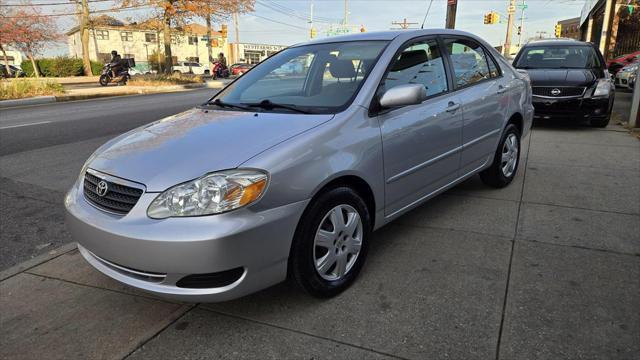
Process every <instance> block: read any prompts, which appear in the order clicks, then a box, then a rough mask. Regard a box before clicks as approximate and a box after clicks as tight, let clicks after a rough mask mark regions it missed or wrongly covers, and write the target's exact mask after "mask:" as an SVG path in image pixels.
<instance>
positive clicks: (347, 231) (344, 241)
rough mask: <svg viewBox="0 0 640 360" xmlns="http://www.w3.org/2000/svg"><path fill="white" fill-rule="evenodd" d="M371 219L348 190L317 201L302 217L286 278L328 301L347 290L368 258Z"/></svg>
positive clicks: (361, 202)
mask: <svg viewBox="0 0 640 360" xmlns="http://www.w3.org/2000/svg"><path fill="white" fill-rule="evenodd" d="M370 234H371V217H370V214H369V210H368V208H367V206H366V204H365V202H364V200H363V199H362V198H361V197H360V196H359V195H358V193H356V192H355V191H354V190H352V189H351V188H348V187H336V188H333V189H331V190H328V191H326V192H324V193H322V194H321V195H319V196H318V197H316V198H315V199H314V200H313V202H312V203H311V204H310V206H309V207H308V208H307V210H306V211H305V213H304V214H303V215H302V218H301V220H300V223H299V224H298V228H297V229H296V233H295V236H294V239H293V244H292V246H291V253H290V254H289V277H290V279H291V280H292V281H293V282H294V283H295V284H296V285H298V286H299V287H300V288H302V289H304V290H305V291H306V292H308V293H309V294H311V295H313V296H315V297H319V298H328V297H332V296H335V295H338V294H339V293H341V292H342V291H344V290H345V289H347V288H348V287H349V286H350V285H351V284H352V283H353V282H354V281H355V279H356V277H357V276H358V274H359V273H360V270H361V269H362V266H363V264H364V262H365V259H366V257H367V251H368V248H369V238H370Z"/></svg>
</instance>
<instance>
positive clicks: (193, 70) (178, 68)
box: [173, 61, 211, 75]
mask: <svg viewBox="0 0 640 360" xmlns="http://www.w3.org/2000/svg"><path fill="white" fill-rule="evenodd" d="M173 72H174V73H177V74H195V75H209V73H210V72H211V70H209V68H207V67H206V66H204V65H203V64H200V63H197V62H191V61H179V62H178V63H177V64H176V65H173Z"/></svg>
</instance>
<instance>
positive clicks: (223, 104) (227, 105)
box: [205, 99, 251, 111]
mask: <svg viewBox="0 0 640 360" xmlns="http://www.w3.org/2000/svg"><path fill="white" fill-rule="evenodd" d="M205 105H216V106H219V107H223V108H236V109H242V110H247V111H251V109H250V108H248V107H247V106H243V105H240V104H232V103H228V102H224V101H222V100H220V99H215V100H213V101H209V102H207V103H206V104H205Z"/></svg>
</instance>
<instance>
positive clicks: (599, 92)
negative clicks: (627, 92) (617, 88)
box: [593, 79, 611, 97]
mask: <svg viewBox="0 0 640 360" xmlns="http://www.w3.org/2000/svg"><path fill="white" fill-rule="evenodd" d="M610 90H611V80H609V79H600V80H598V85H596V89H595V90H593V96H594V97H597V96H609V91H610Z"/></svg>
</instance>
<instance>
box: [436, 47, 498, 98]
mask: <svg viewBox="0 0 640 360" xmlns="http://www.w3.org/2000/svg"><path fill="white" fill-rule="evenodd" d="M445 47H446V49H447V51H448V52H449V56H450V57H451V63H452V65H453V71H454V73H455V76H454V83H455V84H456V87H464V86H467V85H471V84H474V83H477V82H479V81H482V80H484V79H489V78H490V77H491V76H490V71H489V66H488V64H487V58H486V56H485V54H484V49H483V48H482V46H480V44H478V43H476V42H475V41H472V40H469V39H447V40H445Z"/></svg>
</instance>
